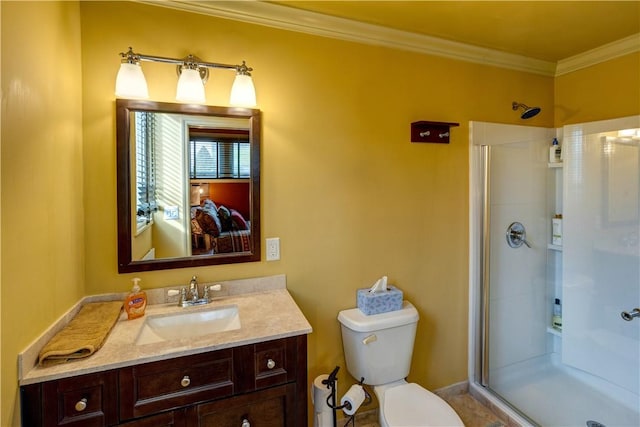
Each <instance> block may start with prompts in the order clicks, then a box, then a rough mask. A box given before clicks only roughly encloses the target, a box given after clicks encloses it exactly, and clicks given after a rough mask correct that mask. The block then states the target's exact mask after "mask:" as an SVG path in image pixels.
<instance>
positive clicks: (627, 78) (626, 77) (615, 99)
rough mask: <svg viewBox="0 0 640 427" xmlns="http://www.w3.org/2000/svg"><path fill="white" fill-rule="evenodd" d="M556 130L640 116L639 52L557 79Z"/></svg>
mask: <svg viewBox="0 0 640 427" xmlns="http://www.w3.org/2000/svg"><path fill="white" fill-rule="evenodd" d="M554 114H555V123H556V126H557V127H560V126H563V125H567V124H573V123H584V122H590V121H594V120H605V119H613V118H616V117H626V116H632V115H635V114H640V52H636V53H632V54H629V55H625V56H622V57H620V58H616V59H612V60H610V61H607V62H604V63H602V64H597V65H594V66H591V67H589V68H585V69H582V70H578V71H575V72H573V73H571V74H566V75H563V76H558V77H557V78H556V89H555V107H554Z"/></svg>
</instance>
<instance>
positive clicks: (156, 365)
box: [19, 276, 311, 427]
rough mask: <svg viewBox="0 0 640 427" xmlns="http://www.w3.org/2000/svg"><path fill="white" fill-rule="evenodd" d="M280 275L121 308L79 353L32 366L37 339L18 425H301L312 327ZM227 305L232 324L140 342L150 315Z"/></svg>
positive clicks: (23, 371)
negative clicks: (202, 303) (195, 296)
mask: <svg viewBox="0 0 640 427" xmlns="http://www.w3.org/2000/svg"><path fill="white" fill-rule="evenodd" d="M284 282H285V279H284V276H272V277H270V278H262V279H247V280H241V281H233V283H231V282H221V283H222V286H223V288H222V289H223V292H222V293H226V295H225V296H222V297H220V298H219V299H218V298H216V299H215V300H214V301H212V302H211V303H210V304H208V306H210V307H188V308H186V309H185V308H182V307H178V306H177V305H176V304H174V303H168V304H167V303H165V304H152V305H149V306H148V308H147V312H146V315H145V316H144V317H142V318H140V319H135V320H126V315H125V314H123V315H121V317H120V319H119V320H118V322H117V323H116V325H115V326H114V328H113V330H112V331H111V333H110V335H109V337H108V338H107V340H106V341H105V343H104V345H103V347H102V348H101V349H100V350H98V351H97V352H96V353H94V354H93V355H92V356H90V357H88V358H86V359H81V360H77V361H73V362H69V363H65V364H60V365H52V366H48V367H39V366H35V365H33V362H34V361H35V359H34V355H35V357H37V351H38V349H36V348H35V347H36V346H37V345H38V342H36V343H34V345H33V346H32V347H34V348H30V349H27V350H25V352H23V353H21V355H20V359H19V364H20V393H21V395H20V397H21V406H22V423H23V425H24V426H153V427H159V426H183V427H186V426H225V427H226V426H238V427H251V426H254V427H255V426H274V427H275V426H290V427H298V426H302V425H306V424H307V338H306V334H308V333H310V332H311V326H310V325H309V323H308V322H307V320H306V319H305V318H304V316H303V315H302V313H301V312H300V310H299V308H298V307H297V305H296V304H295V302H294V301H293V299H292V298H291V295H290V294H289V293H288V291H287V290H286V285H285V283H284ZM150 300H151V298H150ZM229 307H235V308H237V313H238V315H239V320H240V325H241V326H240V327H239V328H236V329H231V330H225V331H220V332H215V333H204V334H202V335H195V336H186V337H184V338H171V339H167V340H163V339H159V340H156V341H148V340H141V339H140V337H141V336H142V334H141V332H142V330H143V328H144V327H145V325H147V324H148V323H145V322H148V320H149V319H154V318H158V317H163V316H164V317H166V316H171V315H175V314H176V313H178V314H180V313H188V312H189V311H191V312H195V311H198V310H201V311H202V310H220V309H226V308H229ZM72 310H73V309H72ZM185 310H187V311H185ZM71 314H72V313H70V315H71ZM45 335H46V334H45ZM39 348H40V347H39Z"/></svg>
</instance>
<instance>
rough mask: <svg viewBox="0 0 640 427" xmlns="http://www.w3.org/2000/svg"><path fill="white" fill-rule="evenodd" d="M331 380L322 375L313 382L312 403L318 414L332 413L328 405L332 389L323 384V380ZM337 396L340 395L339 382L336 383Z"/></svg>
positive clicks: (327, 376)
mask: <svg viewBox="0 0 640 427" xmlns="http://www.w3.org/2000/svg"><path fill="white" fill-rule="evenodd" d="M327 378H329V375H327V374H322V375H319V376H317V377H316V379H315V380H313V386H312V387H311V402H312V403H313V406H314V410H315V412H316V413H320V412H331V411H332V409H331V408H330V407H329V405H327V397H329V395H331V389H330V388H327V385H326V384H322V381H323V380H326V379H327ZM335 387H336V395H337V394H338V381H336V382H335Z"/></svg>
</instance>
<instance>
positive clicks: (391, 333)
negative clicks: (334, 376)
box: [338, 301, 464, 427]
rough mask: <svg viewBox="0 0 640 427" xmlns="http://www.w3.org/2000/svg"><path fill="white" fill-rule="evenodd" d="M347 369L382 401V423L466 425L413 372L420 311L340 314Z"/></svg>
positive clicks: (397, 426)
mask: <svg viewBox="0 0 640 427" xmlns="http://www.w3.org/2000/svg"><path fill="white" fill-rule="evenodd" d="M338 321H340V323H341V331H342V345H343V348H344V355H345V361H346V364H347V370H348V371H349V373H350V374H351V375H352V376H353V377H354V378H356V379H358V380H361V381H362V382H363V383H364V384H367V385H371V386H373V390H374V392H375V394H376V396H377V398H378V402H379V404H380V409H379V411H380V412H379V413H380V419H379V423H380V426H381V427H428V426H446V427H454V426H455V427H464V424H463V423H462V420H461V419H460V417H459V416H458V414H456V412H455V411H454V410H453V409H452V408H451V407H450V406H449V405H448V404H447V403H446V402H445V401H444V400H442V399H441V398H440V397H438V396H436V395H435V394H433V393H431V392H430V391H428V390H426V389H425V388H423V387H421V386H420V385H418V384H415V383H408V382H406V381H405V378H406V377H407V375H409V368H410V366H411V356H412V353H413V343H414V340H415V334H416V326H417V323H418V311H417V310H416V309H415V307H414V306H413V305H411V303H409V302H408V301H404V302H403V305H402V309H400V310H396V311H391V312H387V313H381V314H374V315H370V316H367V315H365V314H364V313H363V312H362V311H360V310H359V309H357V308H354V309H349V310H343V311H341V312H340V313H339V314H338Z"/></svg>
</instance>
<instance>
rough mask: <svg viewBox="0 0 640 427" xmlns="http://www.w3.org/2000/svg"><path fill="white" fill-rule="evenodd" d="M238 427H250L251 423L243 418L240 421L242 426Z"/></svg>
mask: <svg viewBox="0 0 640 427" xmlns="http://www.w3.org/2000/svg"><path fill="white" fill-rule="evenodd" d="M240 427H251V423H250V422H249V420H248V419H246V418H245V419H244V420H242V425H241V426H240Z"/></svg>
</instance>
